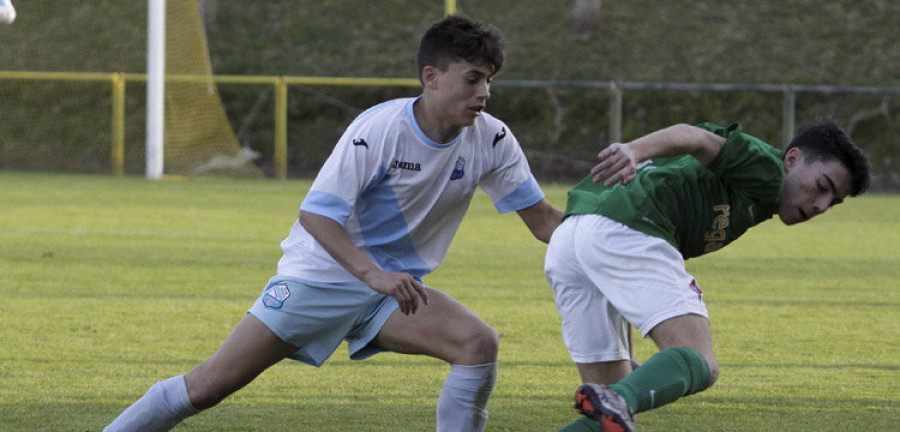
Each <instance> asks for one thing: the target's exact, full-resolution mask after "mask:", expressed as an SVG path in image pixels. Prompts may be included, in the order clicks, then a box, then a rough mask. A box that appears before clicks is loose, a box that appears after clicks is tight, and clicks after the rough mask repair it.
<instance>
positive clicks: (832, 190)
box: [822, 174, 844, 205]
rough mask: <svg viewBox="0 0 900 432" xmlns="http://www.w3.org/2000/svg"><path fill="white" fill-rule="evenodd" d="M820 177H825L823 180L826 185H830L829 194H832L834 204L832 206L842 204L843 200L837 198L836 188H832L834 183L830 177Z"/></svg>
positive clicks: (826, 175)
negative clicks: (826, 181) (825, 181)
mask: <svg viewBox="0 0 900 432" xmlns="http://www.w3.org/2000/svg"><path fill="white" fill-rule="evenodd" d="M822 176H823V177H825V180H828V184H829V185H831V192H832V193H833V194H834V200H833V202H834V204H832V205H835V204H840V203H842V202H844V199H843V198H841V197H839V196H838V191H837V187H835V186H834V182H833V181H831V177H828V174H822Z"/></svg>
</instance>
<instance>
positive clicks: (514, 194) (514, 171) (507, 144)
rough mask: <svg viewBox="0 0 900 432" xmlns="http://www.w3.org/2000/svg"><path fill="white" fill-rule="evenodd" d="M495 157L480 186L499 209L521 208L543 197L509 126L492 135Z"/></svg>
mask: <svg viewBox="0 0 900 432" xmlns="http://www.w3.org/2000/svg"><path fill="white" fill-rule="evenodd" d="M501 125H502V123H501ZM492 156H493V158H494V169H493V170H492V171H491V172H490V173H489V174H488V175H487V176H485V178H484V179H482V180H481V182H480V183H479V186H481V188H482V189H483V190H484V191H485V192H486V193H487V194H488V195H489V196H490V197H491V200H492V201H493V203H494V207H495V208H496V209H497V211H498V212H500V213H507V212H511V211H517V210H522V209H524V208H527V207H530V206H532V205H534V204H536V203H537V202H538V201H540V200H541V199H543V198H544V191H542V190H541V187H540V185H539V184H538V182H537V180H536V179H535V178H534V175H533V174H532V173H531V168H530V167H529V165H528V159H527V158H526V157H525V152H523V151H522V148H521V147H520V146H519V141H518V140H516V137H515V136H514V135H513V134H512V132H511V131H510V130H509V128H508V127H507V126H506V125H502V126H501V130H500V132H498V133H496V134H495V135H494V137H493V147H492Z"/></svg>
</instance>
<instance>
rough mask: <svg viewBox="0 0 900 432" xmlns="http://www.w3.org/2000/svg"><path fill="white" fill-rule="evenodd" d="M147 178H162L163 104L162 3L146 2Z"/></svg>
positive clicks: (164, 61) (164, 17)
mask: <svg viewBox="0 0 900 432" xmlns="http://www.w3.org/2000/svg"><path fill="white" fill-rule="evenodd" d="M147 11H148V13H147V144H146V147H147V173H146V175H147V178H149V179H152V180H159V179H161V178H162V176H163V165H164V162H163V161H164V160H165V158H164V142H165V123H166V121H165V104H166V94H165V92H166V84H165V79H166V0H147Z"/></svg>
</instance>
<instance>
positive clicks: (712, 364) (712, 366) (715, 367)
mask: <svg viewBox="0 0 900 432" xmlns="http://www.w3.org/2000/svg"><path fill="white" fill-rule="evenodd" d="M707 365H708V366H709V385H708V386H707V387H712V386H713V384H715V383H716V381H717V380H718V379H719V362H718V361H716V359H715V358H713V359H712V360H707Z"/></svg>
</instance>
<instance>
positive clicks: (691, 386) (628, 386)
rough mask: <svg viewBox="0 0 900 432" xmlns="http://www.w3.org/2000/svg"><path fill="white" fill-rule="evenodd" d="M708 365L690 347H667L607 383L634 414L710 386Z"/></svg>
mask: <svg viewBox="0 0 900 432" xmlns="http://www.w3.org/2000/svg"><path fill="white" fill-rule="evenodd" d="M709 380H710V375H709V365H708V364H707V363H706V359H704V358H703V356H702V355H700V353H698V352H697V351H695V350H694V349H692V348H687V347H679V348H669V349H666V350H662V351H660V352H658V353H656V354H655V355H654V356H653V357H650V358H649V359H647V361H646V362H645V363H644V364H642V365H641V367H639V368H637V369H635V371H634V372H632V373H630V374H629V375H628V376H626V377H625V378H624V379H622V380H621V381H619V382H618V383H616V384H613V385H611V386H608V387H609V388H610V389H611V390H612V391H614V392H616V393H618V394H619V395H620V396H622V398H624V399H625V402H627V403H628V406H629V407H631V410H632V411H633V412H634V413H635V414H637V413H639V412H643V411H647V410H650V409H653V408H658V407H661V406H663V405H665V404H668V403H672V402H675V401H676V400H678V398H680V397H682V396H687V395H691V394H694V393H697V392H700V391H702V390H705V389H706V388H707V387H709Z"/></svg>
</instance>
